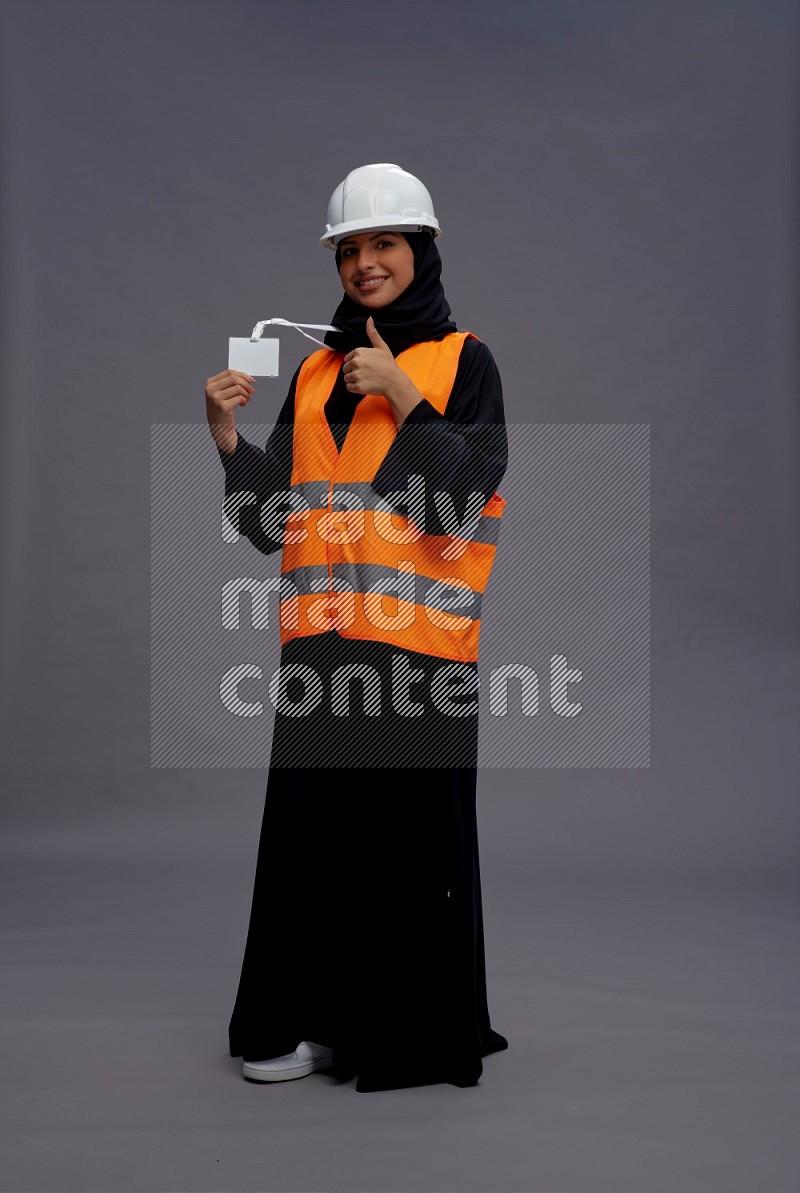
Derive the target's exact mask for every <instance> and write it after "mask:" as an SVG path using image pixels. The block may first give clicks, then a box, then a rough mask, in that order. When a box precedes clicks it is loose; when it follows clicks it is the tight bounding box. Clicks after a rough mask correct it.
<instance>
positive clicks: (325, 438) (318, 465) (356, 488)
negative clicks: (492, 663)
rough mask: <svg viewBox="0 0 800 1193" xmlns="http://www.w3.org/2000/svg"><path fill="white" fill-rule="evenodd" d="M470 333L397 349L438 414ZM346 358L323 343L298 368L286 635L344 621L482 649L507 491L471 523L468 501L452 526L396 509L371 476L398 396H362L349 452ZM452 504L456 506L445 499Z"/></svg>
mask: <svg viewBox="0 0 800 1193" xmlns="http://www.w3.org/2000/svg"><path fill="white" fill-rule="evenodd" d="M467 336H472V338H473V339H477V338H478V337H477V336H473V335H472V332H469V331H459V332H451V333H450V334H449V335H447V336H445V337H444V339H442V340H430V341H424V342H422V343H419V344H413V345H412V346H411V347H410V348H407V349H406V350H405V351H404V352H400V353H398V355H397V358H396V359H397V363H398V365H399V366H400V367H401V368H402V370H403V372H404V373H406V374H407V376H408V377H410V378H411V380H412V381H413V382H414V384H415V386H416V387H417V389H418V390H419V391H420V393H422V394H424V395H425V397H426V398H427V400H428V401H429V402H430V403H431V405H433V406H434V407H435V408H436V410H438V411H439V413H440V414H444V412H445V409H446V407H447V403H448V400H449V398H450V392H451V390H452V387H453V382H454V380H455V376H456V370H457V368H458V360H459V356H460V354H461V348H462V346H463V344H464V341H465V340H466V338H467ZM343 360H344V353H342V352H333V351H331V350H330V349H327V348H321V349H320V350H319V351H317V352H313V353H312V354H311V356H309V357H308V359H307V360H306V361H305V362H304V363H303V366H302V368H301V369H300V372H299V374H298V378H297V385H296V391H295V410H294V439H293V455H294V462H293V468H292V477H291V491H292V501H293V503H294V509H293V510H292V511H291V512H290V513H289V515H288V517H287V519H286V524H285V537H284V545H283V555H282V558H281V579H280V585H281V600H280V626H281V628H280V640H281V645H283V644H284V643H285V642H288V641H289V640H290V639H292V638H297V637H301V636H305V635H308V634H319V633H322V632H323V631H326V630H330V629H335V630H337V631H338V633H339V634H341V635H342V636H343V637H345V638H361V639H365V638H366V639H372V640H374V641H380V642H388V643H392V644H393V645H396V646H398V647H402V648H404V649H406V650H412V651H421V652H423V653H425V654H429V655H436V656H439V657H441V658H443V659H456V660H459V661H463V662H469V661H477V658H478V636H479V634H480V605H481V596H482V594H483V592H484V590H485V588H486V584H487V581H488V579H489V573H490V572H491V569H492V564H493V562H494V555H495V548H496V544H497V537H498V533H499V529H500V519H501V517H502V515H503V510H504V508H505V504H506V502H505V498H503V497H501V496H500V495H499V493H494V494H493V495H492V496H491V497H489V499H488V500H487V501H486V502H485V504H483V505H482V507H480V508H476V507H473V509H472V511H471V513H472V517H471V518H470V517H469V516H467V517H466V520H465V524H464V525H463V526H461V527H459V526H458V521H459V520H460V519H461V518H463V517H465V512H464V511H462V510H456V511H454V533H453V534H452V535H451V536H447V535H433V534H426V533H424V525H423V526H422V527H420V526H419V525H417V523H416V522H414V520H413V517H411V516H409V517H405V516H404V515H401V514H400V513H399V512H397V511H396V509H392V507H391V505H390V504H389V503H387V502H386V501H384V500H383V498H381V497H380V495H379V494H378V493H377V492H376V491H375V490H374V489H373V488H372V484H371V482H372V478H373V477H374V476H375V473H376V472H377V471H378V468H379V467H380V464H381V463H382V461H383V458H384V456H385V455H386V453H387V451H388V450H389V448H390V447H391V444H392V441H393V439H394V437H395V435H396V434H397V424H396V423H395V420H394V415H393V413H392V409H391V405H390V403H389V401H388V399H387V398H385V397H384V396H383V395H380V394H366V395H365V396H364V397H363V398H362V399H361V401H360V402H359V403H358V405H357V406H356V409H355V413H354V415H353V419H352V422H351V423H350V426H349V428H348V431H347V435H346V437H345V440H344V443H343V445H342V450H341V452H339V451H337V448H336V443H335V441H334V438H333V436H332V434H331V431H330V427H329V426H328V423H327V420H326V418H325V411H324V406H325V403H326V402H327V400H328V398H329V397H330V395H331V391H332V389H333V385H334V382H335V380H336V377H337V374H338V372H339V369H340V368H341V365H342V361H343ZM416 484H417V491H419V489H420V482H419V481H417V482H416ZM421 484H422V486H428V487H429V488H430V487H431V485H432V482H430V481H428V479H427V478H424V477H423V478H422V482H421ZM412 491H413V490H412V489H409V490H407V492H406V496H408V494H409V493H410V492H412ZM434 491H435V488H434ZM438 508H439V506H438V504H437V509H438ZM445 508H449V509H450V510H452V509H453V507H452V504H450V505H449V506H448V504H447V502H446V499H445ZM409 514H411V507H409ZM459 529H460V530H463V531H464V534H463V537H460V536H459V535H458V533H457V531H458V530H459ZM292 540H294V541H292ZM448 551H449V554H448ZM454 556H455V557H454Z"/></svg>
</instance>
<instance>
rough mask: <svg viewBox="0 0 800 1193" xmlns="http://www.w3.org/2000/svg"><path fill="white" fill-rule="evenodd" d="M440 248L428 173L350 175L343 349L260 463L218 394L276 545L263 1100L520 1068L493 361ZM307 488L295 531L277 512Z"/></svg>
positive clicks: (234, 498) (243, 1015) (244, 1052)
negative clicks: (482, 691) (499, 983)
mask: <svg viewBox="0 0 800 1193" xmlns="http://www.w3.org/2000/svg"><path fill="white" fill-rule="evenodd" d="M438 235H440V229H439V225H438V222H437V221H436V218H435V215H434V213H433V205H432V203H431V199H430V195H429V194H428V192H427V190H426V189H425V188H424V187H423V186H422V184H421V183H420V181H419V180H418V179H416V178H415V177H414V176H413V175H410V174H408V173H406V172H405V171H403V170H401V169H400V168H399V167H397V166H394V165H387V164H383V163H381V164H375V165H369V166H364V167H360V168H359V169H358V170H354V171H352V172H351V173H350V174H349V175H348V176H347V178H346V179H345V180H344V182H343V183H342V184H340V186H339V187H338V188H337V189H336V191H334V193H333V196H332V197H331V201H330V204H329V208H328V224H327V227H326V232H325V235H324V236H323V237H322V239H321V243H322V244H324V245H325V246H326V247H329V248H333V249H335V252H336V266H337V269H338V271H339V277H340V280H341V283H342V286H343V289H344V296H343V298H342V301H341V303H340V304H339V307H338V309H337V311H336V313H335V315H334V317H333V320H332V326H333V327H335V328H336V329H337V330H336V331H329V332H327V334H326V336H325V343H326V345H328V347H326V348H322V349H320V350H319V351H318V352H315V353H313V354H312V355H311V356H310V357H306V358H305V359H304V360H303V362H301V365H300V366H299V368H298V369H297V371H296V373H295V375H294V378H293V380H292V384H291V387H290V390H289V393H288V395H287V398H286V401H285V403H284V405H283V408H282V410H281V412H280V414H279V416H278V420H277V422H276V425H275V427H274V430H273V432H272V434H271V435H270V437H269V440H268V442H267V445H266V447H265V449H264V450H263V451H262V450H261V449H260V448H258V447H256V446H254V445H253V444H250V443H248V441H247V440H246V439H245V438H244V437H243V436H242V435H241V434H240V433H239V432H238V431H236V429H235V421H234V414H235V410H236V408H237V407H238V406H242V405H245V404H246V403H247V402H248V401H249V399H250V397H251V396H252V393H253V392H254V386H253V385H252V378H248V377H247V376H246V375H245V374H243V373H238V372H235V371H233V370H227V371H226V372H224V373H220V374H218V375H217V376H216V377H213V378H210V379H209V381H208V383H207V387H206V403H207V415H208V421H209V424H210V427H211V432H212V434H213V436H214V439H215V441H216V443H217V447H218V449H219V454H220V458H221V460H222V463H223V465H224V467H225V493H226V503H228V508H229V511H230V515H229V516H230V517H231V518H232V519H233V518H236V519H238V526H239V530H240V532H241V533H243V534H245V535H246V536H247V537H248V538H249V539H250V540H251V542H252V543H253V544H254V545H255V546H256V547H257V548H258V549H259V550H260V551H262V552H263V553H265V554H269V553H271V552H273V551H276V550H277V549H278V548H279V547H281V546H282V547H283V555H282V562H281V582H282V584H284V585H285V588H284V589H283V590H282V593H281V597H282V600H281V615H282V618H281V630H280V633H281V667H280V676H281V681H280V687H279V699H278V700H277V703H276V718H275V730H274V735H273V743H272V754H271V760H270V770H269V777H268V783H267V793H266V802H265V808H264V816H263V821H262V827H261V837H260V842H259V848H258V859H257V867H256V877H255V885H254V891H253V901H252V909H251V915H250V924H249V930H248V935H247V943H246V947H245V955H244V961H243V965H242V973H241V978H240V982H239V989H238V994H237V998H236V1003H235V1007H234V1011H233V1015H232V1018H231V1022H230V1027H229V1044H230V1053H231V1056H242V1057H243V1070H242V1071H243V1074H244V1076H245V1077H247V1078H249V1079H251V1080H257V1081H280V1080H287V1079H291V1078H295V1077H301V1076H304V1075H305V1074H307V1073H310V1072H312V1071H313V1070H314V1069H317V1068H322V1067H326V1066H329V1065H330V1066H333V1068H334V1069H335V1070H338V1071H339V1072H340V1073H342V1074H343V1075H344V1074H347V1075H353V1074H357V1081H356V1090H357V1091H359V1092H366V1091H371V1090H379V1089H391V1088H400V1087H402V1086H409V1085H421V1084H427V1083H429V1082H436V1081H447V1082H450V1083H452V1084H455V1085H459V1086H467V1085H474V1084H476V1083H477V1081H478V1079H479V1078H480V1076H481V1074H482V1071H483V1066H482V1060H481V1058H482V1057H483V1056H486V1055H487V1054H488V1053H490V1052H494V1051H497V1050H499V1049H502V1048H506V1047H507V1046H508V1041H507V1040H506V1039H505V1038H504V1037H503V1036H501V1035H500V1034H499V1033H497V1032H496V1031H494V1030H493V1029H492V1028H491V1026H490V1021H489V1012H488V1007H487V995H486V976H485V961H484V951H483V944H484V942H483V920H482V908H481V887H480V869H479V859H478V841H477V827H476V810H475V795H476V779H477V720H478V718H477V696H476V688H477V669H476V660H477V641H478V633H479V626H480V620H479V606H480V599H481V596H480V594H481V593H482V592H483V590H484V588H485V582H486V579H487V578H488V573H489V570H490V568H491V562H492V559H493V557H494V548H495V544H496V541H497V530H498V529H499V519H500V515H501V514H502V511H503V506H504V504H505V502H504V500H503V499H502V498H501V497H500V496H499V495H498V494H497V493H496V487H497V485H498V484H499V482H500V480H501V478H502V476H503V474H504V472H505V468H506V462H507V442H506V432H505V423H504V417H503V401H502V391H501V385H500V379H499V376H498V373H497V368H496V366H495V364H494V360H493V358H492V355H491V353H490V351H489V349H488V348H487V347H486V345H485V344H483V343H482V342H481V341H480V340H478V339H477V338H475V337H474V336H473V335H472V334H471V333H468V332H467V333H464V332H459V331H458V329H457V327H456V325H455V323H453V322H452V321H451V319H450V308H449V306H448V304H447V301H446V299H445V295H444V291H443V289H442V285H441V281H440V274H441V258H440V257H439V253H438V249H437V247H436V244H435V239H436V237H438ZM398 357H400V360H399V361H398V360H397V359H396V358H398ZM423 391H424V392H423ZM288 491H291V494H292V495H293V496H292V500H293V503H294V505H293V506H292V505H291V504H290V509H289V511H288V517H285V518H283V519H282V520H281V523H280V528H279V529H276V528H275V526H274V524H271V523H270V518H269V517H267V518H265V517H264V514H265V511H267V512H268V511H274V509H275V508H276V505H275V503H276V495H278V494H286V493H287V492H288ZM242 494H246V495H249V496H248V499H247V500H245V502H244V503H243V502H242ZM252 495H255V497H254V498H253V496H252ZM326 497H327V500H326ZM301 505H302V506H303V508H302V509H301V508H299V507H300V506H301ZM335 505H336V506H337V508H336V509H334V506H335ZM341 506H343V507H344V508H339V507H341ZM387 511H389V513H390V516H388V517H387ZM309 513H310V517H309ZM292 530H294V531H297V532H298V533H295V534H292V533H290V532H291V531H292ZM315 531H316V532H315ZM284 539H285V540H286V541H284ZM290 540H292V541H290ZM409 586H410V587H409ZM284 614H286V616H285V618H284V616H283V615H284ZM343 669H346V670H345V671H343ZM343 674H345V675H347V676H348V682H347V683H343V682H341V676H342V675H343ZM337 684H338V687H337ZM321 694H324V698H321Z"/></svg>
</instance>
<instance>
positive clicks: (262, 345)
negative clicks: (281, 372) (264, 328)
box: [228, 336, 279, 377]
mask: <svg viewBox="0 0 800 1193" xmlns="http://www.w3.org/2000/svg"><path fill="white" fill-rule="evenodd" d="M278 347H279V342H278V340H251V339H248V337H247V336H230V337H229V339H228V368H229V369H238V370H239V372H241V373H249V374H250V376H251V377H277V376H278Z"/></svg>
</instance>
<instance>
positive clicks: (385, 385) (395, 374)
mask: <svg viewBox="0 0 800 1193" xmlns="http://www.w3.org/2000/svg"><path fill="white" fill-rule="evenodd" d="M366 327H367V335H368V336H369V338H370V342H371V343H372V347H371V348H354V349H353V351H352V352H348V353H347V356H346V357H345V358H344V368H343V371H344V383H345V388H346V389H348V390H349V391H350V393H352V394H382V395H383V397H385V398H386V399H387V401H388V402H389V404H390V406H391V407H392V413H393V415H394V420H395V422H396V424H397V429H398V430H399V429H400V427H402V425H403V423H404V422H405V420H406V418H407V416H408V415H409V414H410V413H411V411H412V410H413V409H414V407H415V406H416V405H417V404H418V403H419V402H421V401H422V394H421V393H420V392H419V390H418V389H417V387H416V385H415V384H414V382H413V381H412V380H411V378H410V377H409V376H408V374H407V373H404V372H403V370H402V369H401V368H400V366H399V365H398V363H397V361H396V360H395V358H394V357H393V356H392V350H391V348H390V347H389V345H388V344H387V343H386V341H385V340H384V339H383V338H382V337H381V336H380V334H379V333H378V329H377V328H376V326H375V320H374V319H373V318H372V315H370V317H369V319H367V323H366Z"/></svg>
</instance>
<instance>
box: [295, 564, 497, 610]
mask: <svg viewBox="0 0 800 1193" xmlns="http://www.w3.org/2000/svg"><path fill="white" fill-rule="evenodd" d="M333 576H334V585H335V583H336V580H337V579H338V580H342V581H344V582H346V583H347V584H349V585H350V588H351V589H352V590H353V591H354V592H367V591H369V590H371V591H373V592H385V593H386V594H388V595H389V596H400V597H403V598H405V596H406V593H408V597H409V599H410V600H412V601H413V602H414V604H415V605H427V606H428V607H429V608H430V609H439V610H441V611H442V612H444V613H450V614H452V615H453V616H454V617H468V618H470V619H471V620H472V621H477V620H478V619H479V618H480V615H481V593H479V592H472V593H470V592H469V591H468V590H467V589H464V588H459V587H458V586H457V585H455V584H445V583H443V582H442V581H441V580H433V579H431V577H430V576H423V575H421V574H420V573H419V572H417V573H416V574H414V575H408V574H405V575H403V574H401V573H399V572H398V571H397V569H396V568H390V567H385V566H384V565H382V564H377V563H334V565H333ZM281 578H282V579H283V580H288V581H291V583H292V584H293V585H294V586H295V588H296V589H297V592H298V593H299V594H311V593H314V594H318V595H319V596H324V595H325V593H326V592H327V591H328V569H327V567H325V565H324V564H311V565H310V566H308V567H299V568H290V569H289V570H288V571H286V572H281ZM288 595H289V596H292V595H294V594H293V593H292V592H289V594H288ZM284 599H285V598H284Z"/></svg>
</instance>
